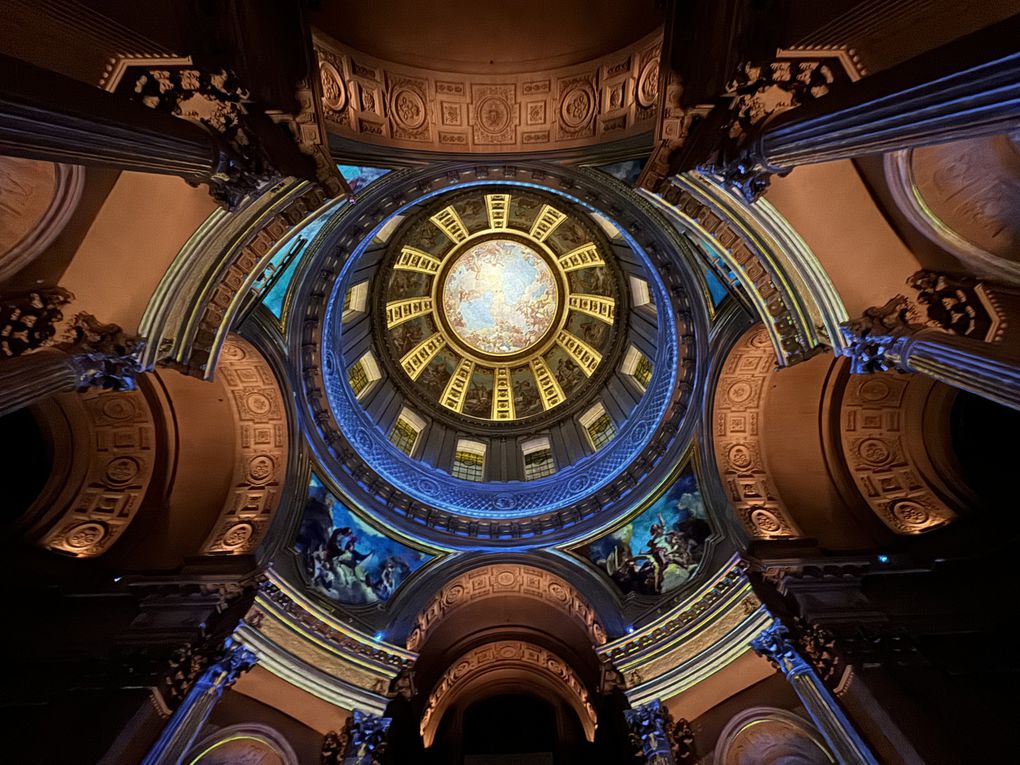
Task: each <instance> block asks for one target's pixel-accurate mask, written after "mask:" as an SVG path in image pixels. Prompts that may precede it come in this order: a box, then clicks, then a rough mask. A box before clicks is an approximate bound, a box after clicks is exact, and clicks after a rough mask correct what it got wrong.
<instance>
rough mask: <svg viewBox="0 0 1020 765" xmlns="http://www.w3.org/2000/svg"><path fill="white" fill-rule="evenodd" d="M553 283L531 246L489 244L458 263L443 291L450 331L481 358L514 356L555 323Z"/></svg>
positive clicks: (497, 241)
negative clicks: (498, 354)
mask: <svg viewBox="0 0 1020 765" xmlns="http://www.w3.org/2000/svg"><path fill="white" fill-rule="evenodd" d="M556 302H557V296H556V280H555V278H554V277H553V273H552V269H551V268H550V267H549V265H548V264H547V263H546V262H545V261H544V260H543V259H542V258H541V257H540V256H539V255H538V254H537V253H536V252H535V251H534V250H532V249H531V248H530V247H528V246H527V245H524V244H522V243H520V242H515V241H510V240H506V239H490V240H488V241H485V242H482V243H481V244H477V245H475V246H474V247H472V248H471V249H470V250H468V251H467V252H465V253H464V254H463V255H462V256H460V257H459V258H458V259H457V262H456V263H454V265H453V268H451V269H450V274H449V276H448V277H447V279H446V284H445V285H444V287H443V309H444V310H445V312H446V317H447V320H448V321H449V322H450V327H451V329H453V331H454V332H455V333H456V334H457V336H458V337H460V338H461V339H462V340H463V341H464V342H465V343H467V344H468V345H470V346H471V347H473V348H475V349H477V350H479V351H482V352H483V353H516V352H518V351H523V350H524V349H526V348H529V347H530V346H532V345H534V344H535V343H536V342H538V340H540V339H541V337H542V335H544V334H545V333H546V332H547V331H548V329H549V327H550V326H551V325H552V322H553V320H554V319H555V318H556Z"/></svg>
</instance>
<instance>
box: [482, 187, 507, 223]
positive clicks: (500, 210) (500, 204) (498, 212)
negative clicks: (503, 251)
mask: <svg viewBox="0 0 1020 765" xmlns="http://www.w3.org/2000/svg"><path fill="white" fill-rule="evenodd" d="M485 211H486V213H487V214H488V216H489V228H491V229H493V230H501V229H505V228H506V227H507V223H508V221H509V217H510V195H509V194H486V195H485Z"/></svg>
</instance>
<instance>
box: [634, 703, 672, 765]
mask: <svg viewBox="0 0 1020 765" xmlns="http://www.w3.org/2000/svg"><path fill="white" fill-rule="evenodd" d="M623 714H624V716H625V717H626V718H627V725H628V726H629V727H630V731H631V736H632V737H634V738H636V739H637V740H640V742H641V751H640V753H638V752H635V754H640V756H641V757H642V758H643V760H642V761H643V762H645V763H647V765H676V760H675V759H674V758H673V747H672V745H671V739H670V736H669V723H670V722H671V721H670V720H669V712H668V711H667V710H666V709H665V708H664V707H663V706H662V705H661V704H660V703H659V702H658V701H650V702H648V703H647V704H642V705H641V706H639V707H637V708H636V709H628V710H626V711H625V712H624V713H623ZM635 748H636V747H635Z"/></svg>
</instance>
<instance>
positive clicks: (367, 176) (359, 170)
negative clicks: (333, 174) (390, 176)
mask: <svg viewBox="0 0 1020 765" xmlns="http://www.w3.org/2000/svg"><path fill="white" fill-rule="evenodd" d="M336 167H337V169H338V170H339V171H340V175H342V176H343V177H344V179H345V180H346V181H347V185H348V186H350V187H351V191H353V192H355V193H357V192H359V191H361V190H362V189H363V188H365V187H366V186H367V185H368V184H370V183H372V182H373V181H377V180H379V179H380V178H382V177H383V176H384V175H386V173H388V172H390V171H389V169H387V168H385V167H367V166H364V165H337V166H336Z"/></svg>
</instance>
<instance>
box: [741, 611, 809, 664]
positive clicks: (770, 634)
mask: <svg viewBox="0 0 1020 765" xmlns="http://www.w3.org/2000/svg"><path fill="white" fill-rule="evenodd" d="M751 649H752V650H753V651H754V652H755V653H756V654H758V655H759V656H761V657H763V658H766V659H768V660H769V662H771V663H772V665H773V666H774V667H775V668H776V669H778V670H779V671H780V672H782V673H783V674H784V675H787V676H789V675H791V674H794V673H795V672H798V671H802V670H805V669H807V668H808V665H807V663H806V662H805V661H804V659H803V658H802V657H801V656H800V654H799V653H797V646H796V644H795V643H794V640H793V637H792V636H791V635H790V631H789V630H788V629H787V628H786V627H785V626H784V625H783V624H780V623H779V622H773V623H772V624H771V625H770V626H769V627H767V628H766V629H765V630H764V631H762V633H761V634H760V635H759V636H758V637H756V638H754V640H752V641H751Z"/></svg>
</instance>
